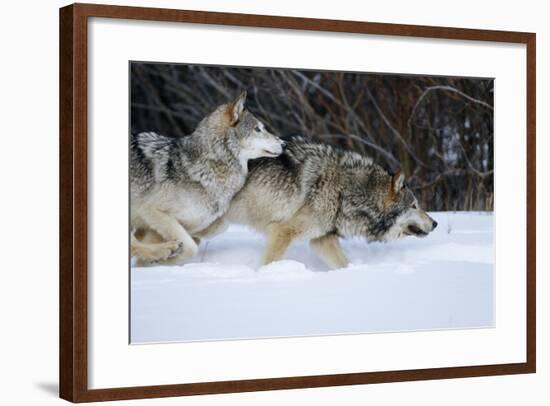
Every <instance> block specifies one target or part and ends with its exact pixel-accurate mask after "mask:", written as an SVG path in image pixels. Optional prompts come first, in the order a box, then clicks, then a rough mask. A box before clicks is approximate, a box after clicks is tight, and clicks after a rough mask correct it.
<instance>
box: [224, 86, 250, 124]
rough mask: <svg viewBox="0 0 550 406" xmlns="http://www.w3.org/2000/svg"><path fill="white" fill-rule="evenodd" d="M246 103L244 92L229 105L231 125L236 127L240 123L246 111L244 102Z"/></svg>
mask: <svg viewBox="0 0 550 406" xmlns="http://www.w3.org/2000/svg"><path fill="white" fill-rule="evenodd" d="M245 101H246V91H244V92H242V93H241V94H240V95H239V96H238V97H237V98H236V99H235V100H233V101H232V102H231V103H229V110H228V112H227V113H228V114H229V125H230V126H232V127H233V126H234V125H235V124H237V123H238V122H239V118H240V117H241V114H242V113H243V110H244V102H245Z"/></svg>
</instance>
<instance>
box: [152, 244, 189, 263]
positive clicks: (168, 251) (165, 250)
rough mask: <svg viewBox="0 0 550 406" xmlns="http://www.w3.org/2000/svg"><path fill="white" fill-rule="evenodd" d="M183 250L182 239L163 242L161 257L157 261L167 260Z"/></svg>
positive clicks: (160, 251)
mask: <svg viewBox="0 0 550 406" xmlns="http://www.w3.org/2000/svg"><path fill="white" fill-rule="evenodd" d="M182 252H183V243H182V242H181V241H168V242H165V243H162V244H161V248H160V250H159V258H158V259H157V261H156V262H161V261H166V260H167V259H171V258H175V257H177V256H178V255H180V254H181V253H182Z"/></svg>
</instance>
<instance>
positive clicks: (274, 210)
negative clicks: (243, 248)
mask: <svg viewBox="0 0 550 406" xmlns="http://www.w3.org/2000/svg"><path fill="white" fill-rule="evenodd" d="M226 223H239V224H246V225H249V226H251V227H253V228H254V229H256V230H259V231H261V232H262V233H264V234H265V235H266V237H267V245H266V248H265V253H264V256H263V263H264V264H267V263H269V262H272V261H276V260H279V259H281V258H282V257H283V255H284V253H285V251H286V249H287V248H288V247H289V245H290V244H291V243H292V242H293V241H295V240H299V239H301V240H309V242H310V246H311V248H312V249H313V250H314V252H315V253H316V254H317V255H318V256H319V257H320V258H321V259H322V260H323V261H324V262H325V263H326V264H327V265H328V266H329V267H331V268H342V267H345V266H347V265H348V259H347V258H346V255H345V253H344V251H343V250H342V247H341V246H340V239H341V238H348V237H354V236H361V237H365V238H366V239H367V240H369V241H391V240H396V239H398V238H402V237H405V236H409V235H414V236H417V237H424V236H426V235H428V233H430V232H431V231H432V230H433V229H434V228H435V227H436V226H437V222H436V221H434V220H433V219H432V218H431V217H430V216H429V215H428V214H427V213H426V212H425V211H423V210H422V209H420V208H419V207H418V202H417V200H416V198H415V196H414V195H413V193H412V191H411V189H410V188H409V187H408V186H407V184H406V183H405V179H404V176H403V174H402V173H397V174H394V175H391V174H389V173H388V172H386V171H385V170H384V169H383V168H382V167H381V166H379V165H377V164H375V163H374V162H373V161H372V159H370V158H367V157H364V156H362V155H360V154H357V153H355V152H351V151H343V150H340V149H337V148H334V147H332V146H329V145H324V144H316V143H312V142H309V141H307V140H305V139H303V138H301V137H296V138H293V139H291V140H289V141H288V142H287V147H286V149H285V151H284V152H283V154H282V155H280V156H279V157H277V158H275V159H260V160H257V161H252V162H251V163H250V170H249V175H248V178H247V181H246V184H245V185H244V187H243V188H242V189H241V190H240V191H239V192H238V193H237V194H236V195H235V197H234V198H233V201H232V202H231V206H230V208H229V210H228V211H227V213H225V215H224V216H223V217H221V218H220V219H219V220H217V221H216V222H215V223H213V224H212V225H211V226H210V227H209V228H207V229H205V230H204V231H203V233H204V234H205V235H214V234H215V233H217V232H220V230H222V229H223V227H224V225H225V224H226Z"/></svg>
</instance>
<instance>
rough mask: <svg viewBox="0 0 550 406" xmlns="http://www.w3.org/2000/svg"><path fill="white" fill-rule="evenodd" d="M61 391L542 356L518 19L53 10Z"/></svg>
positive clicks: (351, 380)
mask: <svg viewBox="0 0 550 406" xmlns="http://www.w3.org/2000/svg"><path fill="white" fill-rule="evenodd" d="M60 41H61V43H60V396H61V397H62V398H64V399H67V400H69V401H73V402H89V401H104V400H117V399H139V398H152V397H166V396H183V395H197V394H214V393H229V392H243V391H259V390H275V389H291V388H311V387H321V386H334V385H352V384H369V383H382V382H397V381H410V380H423V379H444V378H458V377H474V376H488V375H503V374H519V373H533V372H535V369H536V340H535V336H536V326H535V311H536V310H535V250H536V240H535V235H536V232H535V200H536V197H535V193H536V190H535V110H536V107H535V34H534V33H522V32H504V31H488V30H473V29H461V28H447V27H426V26H412V25H397V24H381V23H368V22H358V21H335V20H319V19H308V18H294V17H276V16H262V15H243V14H230V13H213V12H202V11H184V10H168V9H153V8H138V7H120V6H108V5H91V4H73V5H70V6H67V7H64V8H62V9H61V10H60Z"/></svg>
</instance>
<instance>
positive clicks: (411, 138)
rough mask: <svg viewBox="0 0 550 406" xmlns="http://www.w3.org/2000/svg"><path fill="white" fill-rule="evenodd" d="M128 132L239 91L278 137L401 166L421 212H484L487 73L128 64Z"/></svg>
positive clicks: (173, 125) (189, 115) (172, 125)
mask: <svg viewBox="0 0 550 406" xmlns="http://www.w3.org/2000/svg"><path fill="white" fill-rule="evenodd" d="M130 69H131V80H130V82H131V84H130V87H131V96H130V99H131V131H132V132H133V133H137V132H141V131H156V132H158V133H161V134H164V135H168V136H174V137H181V136H185V135H187V134H190V133H192V132H193V130H194V128H195V127H196V125H197V124H198V122H199V121H200V120H201V119H202V118H203V117H204V116H205V115H207V114H208V113H209V112H211V111H212V110H214V109H215V108H216V107H217V106H218V105H219V104H222V103H225V102H227V101H229V100H231V99H232V98H234V97H236V96H237V95H238V94H239V93H240V92H241V91H242V90H247V91H248V98H247V104H246V106H247V108H248V109H249V110H250V111H251V112H253V113H254V114H255V115H256V116H257V117H258V118H259V119H261V120H262V121H263V122H264V123H265V124H266V126H267V128H268V129H269V130H270V131H272V132H273V133H275V134H277V135H280V136H283V137H284V136H292V135H302V136H305V137H308V138H311V139H312V140H315V141H320V142H325V143H329V144H334V145H338V146H340V147H342V148H346V149H352V150H355V151H358V152H361V153H363V154H365V155H368V156H371V157H372V158H374V159H375V161H376V162H377V163H379V164H380V165H382V166H383V167H384V168H386V169H387V170H389V171H390V172H395V171H396V170H397V169H401V170H402V171H403V172H404V173H405V175H406V177H407V182H408V183H409V185H410V186H411V187H412V189H413V190H414V192H415V194H416V196H417V198H418V200H419V203H420V204H421V206H422V207H423V208H425V209H427V210H433V211H435V210H437V211H454V210H468V211H470V210H478V211H479V210H481V211H484V210H487V211H490V210H493V200H494V195H493V87H494V81H493V79H479V78H456V77H435V76H412V75H394V74H391V75H389V74H377V73H354V72H328V71H313V70H295V69H275V68H273V69H271V68H233V67H222V66H203V65H182V64H160V63H144V62H132V63H131V65H130Z"/></svg>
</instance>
